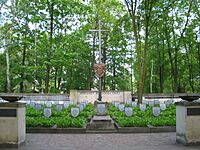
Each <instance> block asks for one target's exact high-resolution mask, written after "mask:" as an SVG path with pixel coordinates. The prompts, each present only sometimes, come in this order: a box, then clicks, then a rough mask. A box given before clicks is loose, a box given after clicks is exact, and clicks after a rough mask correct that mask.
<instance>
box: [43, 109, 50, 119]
mask: <svg viewBox="0 0 200 150" xmlns="http://www.w3.org/2000/svg"><path fill="white" fill-rule="evenodd" d="M43 114H44V116H45V117H47V118H49V117H50V116H51V108H44V112H43Z"/></svg>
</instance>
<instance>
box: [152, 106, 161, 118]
mask: <svg viewBox="0 0 200 150" xmlns="http://www.w3.org/2000/svg"><path fill="white" fill-rule="evenodd" d="M152 111H153V115H154V116H155V117H158V116H159V115H160V107H153V109H152Z"/></svg>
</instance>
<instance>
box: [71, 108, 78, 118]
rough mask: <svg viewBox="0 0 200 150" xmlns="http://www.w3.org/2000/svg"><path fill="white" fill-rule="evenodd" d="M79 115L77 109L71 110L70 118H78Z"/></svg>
mask: <svg viewBox="0 0 200 150" xmlns="http://www.w3.org/2000/svg"><path fill="white" fill-rule="evenodd" d="M79 113H80V110H79V108H78V107H73V108H71V115H72V117H74V118H75V117H78V115H79Z"/></svg>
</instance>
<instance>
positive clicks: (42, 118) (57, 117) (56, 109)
mask: <svg viewBox="0 0 200 150" xmlns="http://www.w3.org/2000/svg"><path fill="white" fill-rule="evenodd" d="M94 114H95V111H94V106H93V105H92V104H88V103H85V102H81V103H80V104H78V105H75V104H73V103H72V102H68V103H63V104H59V103H57V104H52V103H51V102H47V103H45V104H38V103H34V104H28V105H27V106H26V126H27V127H50V128H51V127H53V128H67V127H76V128H83V127H85V125H86V123H87V119H88V117H90V116H94Z"/></svg>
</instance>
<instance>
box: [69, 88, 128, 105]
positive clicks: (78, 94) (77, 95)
mask: <svg viewBox="0 0 200 150" xmlns="http://www.w3.org/2000/svg"><path fill="white" fill-rule="evenodd" d="M98 96H99V95H98V91H89V90H71V91H70V96H69V97H70V99H71V100H73V101H75V102H76V103H78V102H82V101H84V100H87V101H88V102H91V103H94V101H96V100H97V99H98ZM127 100H131V92H130V91H102V101H103V102H109V103H111V102H112V101H120V102H126V101H127Z"/></svg>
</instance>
